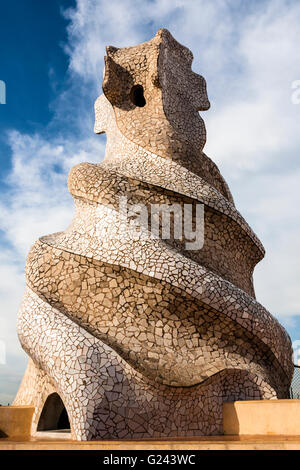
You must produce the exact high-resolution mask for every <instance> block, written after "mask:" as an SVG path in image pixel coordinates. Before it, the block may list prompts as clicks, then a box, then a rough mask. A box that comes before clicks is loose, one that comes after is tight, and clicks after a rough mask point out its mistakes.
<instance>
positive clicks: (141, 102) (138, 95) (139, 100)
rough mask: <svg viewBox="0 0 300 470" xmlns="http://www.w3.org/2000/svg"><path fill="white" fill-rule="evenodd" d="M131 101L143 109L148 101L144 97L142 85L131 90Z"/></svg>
mask: <svg viewBox="0 0 300 470" xmlns="http://www.w3.org/2000/svg"><path fill="white" fill-rule="evenodd" d="M130 99H131V102H132V103H133V104H134V105H135V106H138V107H139V108H142V107H143V106H145V104H146V100H145V97H144V88H143V87H142V85H134V86H133V87H132V88H131V91H130Z"/></svg>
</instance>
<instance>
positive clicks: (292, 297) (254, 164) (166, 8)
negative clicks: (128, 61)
mask: <svg viewBox="0 0 300 470" xmlns="http://www.w3.org/2000/svg"><path fill="white" fill-rule="evenodd" d="M0 8H1V15H0V48H1V54H0V80H4V81H5V83H6V86H7V104H5V105H0V130H1V132H0V165H1V178H0V190H1V194H0V244H1V250H0V341H2V344H5V349H6V363H5V364H1V363H0V403H4V404H5V403H8V402H11V401H12V398H13V396H14V394H15V392H16V389H17V387H18V384H19V382H20V380H21V377H22V374H23V371H24V368H25V365H26V357H25V354H24V353H23V351H22V350H21V348H20V346H19V344H18V340H17V336H16V327H15V325H16V314H17V310H18V305H19V303H20V300H21V298H22V293H23V290H24V264H25V258H26V254H27V252H28V250H29V248H30V246H31V245H32V243H33V242H34V241H35V240H36V239H37V238H38V237H39V236H41V235H44V234H47V233H52V232H56V231H59V230H63V229H65V228H66V227H67V225H68V224H69V222H70V221H71V218H72V213H73V205H72V198H71V197H70V195H69V194H68V192H67V184H66V181H67V174H68V171H69V169H70V168H71V167H72V166H73V165H74V164H76V163H79V162H81V161H93V162H100V161H101V160H102V158H103V155H104V146H105V136H98V135H94V134H93V103H94V101H95V99H96V98H97V96H98V95H99V94H100V93H101V79H102V70H103V56H104V54H105V45H107V44H113V45H115V46H120V47H122V46H130V45H134V44H137V43H140V42H142V41H146V40H149V39H150V38H151V37H153V36H154V34H155V32H156V31H157V29H159V28H160V27H166V28H168V29H169V30H170V31H171V33H172V34H173V35H174V36H175V38H176V39H177V40H179V41H180V42H181V43H183V44H185V45H187V46H188V47H189V48H190V49H191V50H192V51H193V53H194V65H193V69H194V70H195V71H196V72H198V73H201V74H202V75H204V77H205V78H206V80H207V84H208V94H209V98H210V101H211V109H210V110H209V111H207V112H205V113H203V118H204V120H205V122H206V126H207V134H208V140H207V145H206V147H205V152H206V153H207V154H208V155H209V156H210V157H211V158H212V159H213V160H214V161H215V162H216V163H217V164H218V165H219V167H220V170H221V172H222V173H223V175H224V177H225V178H226V180H227V182H228V183H229V185H230V188H231V190H232V193H233V196H234V199H235V203H236V206H237V208H238V209H239V210H240V212H241V213H242V215H243V216H244V217H245V218H246V220H247V221H248V222H249V224H250V225H251V226H252V228H253V229H254V231H255V232H256V233H257V235H258V236H259V237H260V239H261V241H262V242H263V244H264V246H265V248H266V257H265V259H264V260H263V261H262V262H261V263H260V264H259V265H258V266H257V268H256V271H255V275H254V282H255V288H256V294H257V299H258V300H259V301H260V302H261V303H262V304H263V305H264V306H265V307H266V308H268V309H269V310H270V311H271V312H272V313H273V314H274V315H275V316H276V317H277V318H278V319H279V320H280V321H281V322H282V323H283V324H284V326H285V327H286V328H287V330H288V332H289V333H290V335H291V337H292V339H293V340H297V339H300V296H299V280H300V266H299V255H300V219H299V215H300V214H299V211H300V209H299V208H300V194H299V187H300V184H299V183H300V162H299V160H300V158H299V157H300V155H299V153H300V152H299V149H300V132H299V121H300V105H295V104H292V100H291V95H292V89H291V87H292V83H293V82H294V81H295V80H300V66H299V64H300V48H299V38H300V3H299V1H296V0H295V1H292V0H289V1H288V0H272V1H269V0H261V1H252V2H245V1H242V0H227V1H225V0H215V1H214V2H207V1H204V0H160V1H158V0H152V1H150V0H110V1H106V0H77V1H76V0H74V1H68V0H64V1H62V0H61V1H58V0H51V1H47V2H46V1H42V0H26V1H25V0H23V1H22V0H12V1H11V2H2V3H1V7H0Z"/></svg>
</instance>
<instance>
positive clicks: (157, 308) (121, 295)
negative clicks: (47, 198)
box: [15, 30, 293, 440]
mask: <svg viewBox="0 0 300 470" xmlns="http://www.w3.org/2000/svg"><path fill="white" fill-rule="evenodd" d="M191 62H192V54H191V52H190V51H189V50H188V49H186V48H185V47H183V46H181V45H180V44H178V43H177V42H176V41H175V40H174V39H173V38H172V36H171V35H170V33H169V32H168V31H166V30H160V31H159V32H158V33H157V34H156V36H155V37H154V39H152V40H151V41H149V42H147V43H144V44H141V45H139V46H134V47H130V48H124V49H117V48H113V47H109V48H108V49H107V57H106V66H105V74H104V81H103V91H104V95H102V96H100V97H99V98H98V99H97V101H96V103H95V115H96V120H95V132H97V133H101V132H106V133H107V147H106V155H105V159H104V161H103V162H102V163H101V164H89V163H82V164H80V165H76V166H75V167H74V168H72V170H71V171H70V174H69V181H68V184H69V191H70V193H71V194H72V196H73V198H74V202H75V207H76V211H75V215H74V218H73V221H72V223H71V224H70V226H69V227H68V228H67V229H66V230H65V231H64V232H61V233H55V234H52V235H48V236H45V237H41V239H40V240H38V241H37V242H36V243H35V244H34V246H33V247H32V249H31V251H30V253H29V256H28V259H27V263H26V280H27V289H26V293H25V296H24V300H23V303H22V306H21V308H20V312H19V319H18V331H19V338H20V341H21V344H22V346H23V348H24V349H25V351H26V352H27V353H28V355H29V356H30V358H31V359H30V362H29V365H28V369H27V371H26V374H25V376H24V380H23V382H22V384H21V387H20V390H19V392H18V395H17V397H16V399H15V404H33V405H35V407H36V412H35V415H34V419H33V429H32V431H33V432H34V431H35V430H36V427H37V423H38V420H39V416H40V414H41V411H42V408H43V404H44V403H45V400H46V398H47V396H48V395H49V394H50V393H53V392H57V393H58V394H59V395H60V396H61V398H62V400H63V402H64V404H65V406H66V409H67V412H68V415H69V418H70V423H71V430H72V434H73V437H74V438H76V439H82V440H84V439H88V440H89V439H98V438H138V437H163V436H165V437H166V436H193V435H201V434H202V435H203V434H206V435H209V434H220V433H222V403H223V402H226V401H234V400H253V399H262V398H263V399H272V398H285V397H287V396H288V390H289V384H290V381H291V377H292V373H293V364H292V350H291V343H290V339H289V337H288V335H287V333H286V332H285V330H284V329H283V328H282V327H281V325H280V324H279V323H278V322H277V320H276V319H275V318H274V317H272V315H271V314H270V313H269V312H267V311H266V310H265V309H264V307H262V306H261V305H260V304H259V303H258V302H257V301H256V300H255V294H254V289H253V282H252V274H253V269H254V267H255V265H256V264H257V262H259V261H260V260H261V259H262V257H263V256H264V249H263V246H262V245H261V243H260V241H259V240H258V238H257V237H256V235H255V234H254V233H253V231H252V230H251V228H250V227H249V225H248V224H247V223H246V222H245V220H244V219H243V217H242V216H241V215H240V214H239V212H238V211H237V210H236V208H235V205H234V201H233V199H232V195H231V193H230V191H229V189H228V186H227V184H226V182H225V181H224V179H223V177H222V176H221V174H220V172H219V170H218V168H217V166H216V165H215V164H214V163H213V162H212V161H211V160H210V159H209V158H208V157H207V156H206V155H205V154H204V153H203V152H202V149H203V146H204V144H205V139H206V137H205V126H204V122H203V120H202V118H201V117H200V116H199V114H198V111H199V110H200V111H201V110H205V109H208V107H209V101H208V98H207V94H206V84H205V80H204V78H203V77H201V76H199V75H197V74H195V73H194V72H192V70H191ZM136 93H137V95H136ZM137 97H138V98H137ZM124 197H126V198H127V204H128V205H129V206H132V205H138V204H143V206H144V207H146V208H149V209H150V208H151V207H153V205H163V204H164V205H166V206H168V207H169V206H170V205H173V204H177V205H178V207H180V208H181V209H184V208H185V207H186V205H187V204H189V205H190V206H191V207H196V205H199V204H201V205H203V206H204V216H205V217H204V244H203V247H202V248H201V249H196V250H189V249H187V245H186V242H187V238H186V237H185V236H183V238H182V239H181V240H179V239H177V238H176V237H175V236H174V234H173V235H172V234H171V236H170V237H169V238H168V239H163V238H162V237H157V238H155V237H153V236H152V233H151V231H150V229H149V226H148V223H146V224H145V225H144V226H142V227H141V228H140V231H139V232H137V231H136V228H135V226H134V225H132V223H131V221H130V220H129V219H126V220H124V218H123V217H122V214H121V212H120V201H121V198H124Z"/></svg>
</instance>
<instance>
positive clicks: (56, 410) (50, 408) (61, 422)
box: [37, 393, 70, 432]
mask: <svg viewBox="0 0 300 470" xmlns="http://www.w3.org/2000/svg"><path fill="white" fill-rule="evenodd" d="M59 430H60V431H61V430H65V431H66V432H70V421H69V417H68V413H67V410H66V407H65V405H64V403H63V401H62V399H61V398H60V396H59V395H58V393H51V395H49V396H48V398H47V400H46V401H45V404H44V407H43V410H42V413H41V416H40V419H39V423H38V426H37V431H59Z"/></svg>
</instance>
